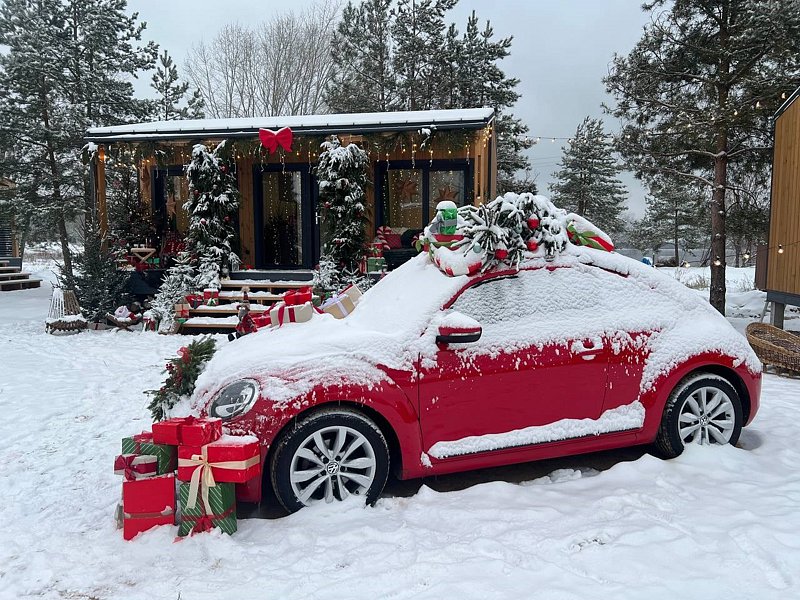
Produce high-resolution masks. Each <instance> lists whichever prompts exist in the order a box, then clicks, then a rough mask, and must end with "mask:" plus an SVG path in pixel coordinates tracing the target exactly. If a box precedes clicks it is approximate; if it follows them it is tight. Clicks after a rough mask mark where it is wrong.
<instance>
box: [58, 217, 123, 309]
mask: <svg viewBox="0 0 800 600" xmlns="http://www.w3.org/2000/svg"><path fill="white" fill-rule="evenodd" d="M88 233H89V235H87V236H86V238H85V241H84V247H83V252H81V253H80V254H78V255H76V256H75V264H76V265H79V268H78V269H76V271H75V274H74V277H73V281H72V285H73V286H74V288H75V295H76V296H77V297H78V303H79V304H80V307H81V311H83V316H84V317H86V319H87V320H89V321H93V322H95V323H96V322H98V321H100V320H101V319H103V317H104V316H105V314H106V313H109V312H114V309H115V308H116V307H117V306H119V305H120V304H122V303H123V302H124V301H126V300H127V292H126V291H125V287H126V283H127V281H128V274H127V273H126V272H125V271H119V270H117V262H118V260H119V258H120V256H119V253H118V252H116V251H115V250H114V249H113V248H111V249H109V248H107V247H106V244H104V243H103V239H102V236H101V235H100V231H99V229H98V228H97V226H96V225H93V226H92V229H91V230H90V231H89V232H88ZM62 283H63V284H65V285H66V284H67V282H66V281H62Z"/></svg>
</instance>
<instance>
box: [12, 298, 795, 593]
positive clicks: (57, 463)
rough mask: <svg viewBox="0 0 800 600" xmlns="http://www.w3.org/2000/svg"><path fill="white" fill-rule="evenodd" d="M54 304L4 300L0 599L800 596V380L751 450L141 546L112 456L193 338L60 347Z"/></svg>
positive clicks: (97, 337) (330, 511)
mask: <svg viewBox="0 0 800 600" xmlns="http://www.w3.org/2000/svg"><path fill="white" fill-rule="evenodd" d="M49 293H50V291H49V287H47V286H45V287H44V288H42V289H39V290H27V291H20V292H9V293H2V294H0V365H1V368H0V408H2V411H3V412H4V413H5V414H6V418H5V419H4V420H3V422H2V423H1V424H0V490H2V492H0V523H2V528H1V529H0V598H2V599H5V598H9V599H10V598H23V597H37V598H82V599H88V598H96V599H109V598H126V599H128V598H133V599H136V598H142V599H148V600H149V599H152V598H178V597H180V598H182V599H184V600H190V599H195V598H214V599H220V598H261V599H271V598H276V599H277V598H280V599H286V598H322V597H325V598H348V599H357V598H365V599H370V600H373V599H376V598H395V599H405V598H437V599H438V598H481V599H483V598H533V597H537V598H547V599H562V598H563V599H567V598H570V599H571V598H575V599H577V598H581V599H584V598H589V597H609V598H615V599H621V598H670V599H671V598H676V597H685V598H700V597H702V598H708V599H713V598H726V599H729V598H781V599H784V598H792V597H798V596H800V536H798V534H797V530H798V527H800V511H799V510H798V508H799V507H800V470H798V468H797V465H798V464H800V448H798V445H797V439H798V436H800V402H798V401H797V397H798V395H799V394H800V381H796V380H791V379H782V378H778V377H775V376H772V375H768V376H766V378H765V380H764V392H763V396H762V403H763V404H762V409H761V412H760V413H759V416H758V418H757V420H756V422H755V423H754V424H753V425H752V426H751V427H749V428H748V429H746V430H745V431H744V433H743V435H742V439H741V442H740V447H739V448H702V449H698V450H696V451H695V450H692V451H689V452H687V453H685V454H684V455H683V456H682V457H680V458H679V459H677V460H673V461H669V462H663V461H660V460H658V459H655V458H653V457H651V456H649V455H647V454H645V455H643V456H640V457H639V454H636V455H635V456H634V458H636V457H638V458H637V459H636V460H628V459H630V458H631V454H630V452H629V451H625V452H619V453H610V455H609V453H606V454H605V455H604V456H605V458H604V459H603V461H600V462H604V463H607V464H604V465H603V467H602V468H603V469H606V467H609V466H610V468H607V469H606V470H598V469H596V468H593V467H592V466H590V465H593V466H596V463H597V462H598V461H597V459H596V455H595V456H594V457H579V458H570V459H560V460H559V461H551V462H548V463H545V466H546V465H556V464H557V465H558V466H559V467H561V468H559V469H558V470H556V471H553V472H551V473H549V475H546V476H544V477H539V476H538V475H540V474H541V473H542V471H541V466H540V467H539V468H538V471H537V468H533V469H531V470H530V471H529V472H530V473H531V474H532V475H531V476H532V477H533V479H532V480H529V481H523V482H521V483H509V482H506V481H499V480H497V479H501V478H506V475H507V474H508V470H502V469H499V470H495V471H494V473H496V476H495V477H494V480H493V477H492V473H493V472H491V471H490V472H484V473H483V474H482V475H481V476H480V477H478V478H477V481H481V482H482V483H479V484H478V485H474V486H473V487H470V488H468V489H464V490H461V491H449V492H441V491H440V492H437V491H434V489H433V488H436V489H442V488H443V487H444V488H452V487H459V485H458V480H459V478H461V479H462V480H463V481H466V482H468V483H471V482H473V481H475V480H476V478H475V477H474V476H472V475H463V476H450V477H449V478H442V479H440V480H439V481H435V482H425V483H423V484H422V486H421V488H420V489H419V491H418V492H416V493H415V494H413V495H411V496H410V497H386V498H383V499H381V500H380V501H379V502H378V504H377V506H376V507H375V508H364V507H362V506H360V505H358V504H357V503H355V502H353V503H347V504H346V505H345V506H343V507H342V506H323V507H320V508H318V509H317V508H314V509H307V510H303V511H301V512H299V513H297V514H295V515H292V516H290V517H286V518H283V519H278V520H265V519H246V520H242V521H240V523H239V532H238V533H237V534H236V535H235V536H233V537H227V536H224V535H215V534H205V535H199V536H195V537H193V538H190V539H186V540H184V541H181V542H180V543H173V539H174V535H175V531H174V530H170V528H160V529H159V530H156V531H152V532H150V533H147V534H145V535H144V536H142V537H141V538H139V539H137V540H136V541H134V542H127V543H126V542H124V541H123V540H122V537H121V535H120V533H119V532H118V531H116V530H115V529H114V524H113V519H112V513H113V508H114V505H115V503H116V502H117V499H118V497H119V490H120V480H119V478H118V477H116V476H115V475H114V474H113V473H112V459H113V456H114V455H115V454H116V453H117V452H118V450H119V440H120V438H121V437H122V436H123V435H125V434H130V433H132V432H135V431H138V430H141V429H143V428H146V427H148V425H149V419H148V414H147V411H146V409H145V406H146V403H147V399H146V398H145V396H144V395H143V394H142V391H143V390H145V389H151V388H155V387H157V386H158V384H159V382H160V381H161V378H162V375H161V373H160V371H161V368H162V365H163V363H164V360H165V358H166V357H167V356H169V355H171V354H173V353H174V352H175V350H176V349H177V348H178V347H179V346H180V345H182V344H184V343H185V342H186V341H187V339H186V338H183V337H177V336H174V337H169V336H158V335H156V334H152V333H124V332H87V333H84V334H81V335H77V336H65V337H64V336H62V337H57V336H51V335H46V334H45V333H44V317H45V316H46V312H47V307H48V302H49ZM762 303H763V300H762ZM737 321H738V320H737ZM741 321H742V322H745V320H744V319H743V318H741ZM609 456H610V458H609ZM615 456H616V457H617V458H614V457H615ZM624 461H628V462H624ZM522 469H523V470H522V471H520V470H517V471H516V473H517V474H519V473H520V472H522V473H524V472H525V470H524V469H525V468H524V467H523V468H522ZM510 478H511V479H515V480H517V481H519V479H520V477H518V476H512V477H510ZM522 479H524V477H522ZM443 481H444V482H445V485H444V486H442V485H441V483H442V482H443Z"/></svg>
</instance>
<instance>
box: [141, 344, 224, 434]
mask: <svg viewBox="0 0 800 600" xmlns="http://www.w3.org/2000/svg"><path fill="white" fill-rule="evenodd" d="M215 351H216V341H215V340H214V338H211V337H207V338H204V339H202V340H196V341H194V342H192V343H191V344H189V345H188V346H184V347H183V348H180V349H179V350H178V356H176V357H174V358H171V359H170V360H169V361H168V362H167V365H166V369H165V370H164V373H167V379H166V380H165V381H164V385H162V386H161V388H160V389H158V390H148V391H147V392H145V393H146V394H150V395H152V396H153V399H152V400H151V401H150V404H149V405H148V407H147V408H149V409H150V414H151V415H152V416H153V421H154V422H155V421H163V420H164V419H165V418H166V413H167V411H169V409H171V408H172V407H173V406H175V404H177V403H178V402H179V401H180V400H181V399H183V398H187V397H189V396H191V395H192V393H193V392H194V385H195V382H196V381H197V377H198V376H199V375H200V373H201V372H202V370H203V367H204V366H205V364H206V363H207V362H208V361H209V360H210V359H211V357H212V356H214V352H215Z"/></svg>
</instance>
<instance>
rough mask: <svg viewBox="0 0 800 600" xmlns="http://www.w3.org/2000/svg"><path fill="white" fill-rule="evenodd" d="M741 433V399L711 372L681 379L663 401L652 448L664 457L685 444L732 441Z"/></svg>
mask: <svg viewBox="0 0 800 600" xmlns="http://www.w3.org/2000/svg"><path fill="white" fill-rule="evenodd" d="M741 432H742V402H741V400H740V399H739V394H738V393H737V392H736V389H735V388H734V387H733V386H732V385H731V384H730V382H729V381H728V380H727V379H725V378H723V377H720V376H719V375H713V374H711V373H703V374H700V375H693V376H691V377H689V378H687V379H684V380H683V381H682V382H681V383H679V384H678V386H677V387H676V388H675V390H674V391H673V392H672V394H671V395H670V397H669V400H667V405H666V407H665V408H664V415H663V417H662V418H661V427H660V428H659V430H658V435H657V437H656V448H657V449H658V451H659V453H660V454H661V455H663V456H664V457H665V458H675V457H676V456H679V455H680V454H681V453H682V452H683V449H684V448H685V447H686V446H687V445H689V444H697V445H705V444H736V442H737V441H739V434H740V433H741Z"/></svg>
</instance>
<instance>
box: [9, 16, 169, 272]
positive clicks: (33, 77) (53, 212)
mask: <svg viewBox="0 0 800 600" xmlns="http://www.w3.org/2000/svg"><path fill="white" fill-rule="evenodd" d="M143 29H144V25H143V24H139V23H138V16H137V15H136V14H135V13H134V14H133V15H128V14H126V3H125V2H124V1H123V0H7V1H6V2H4V3H3V5H2V8H0V43H2V44H4V45H5V46H8V52H3V53H0V90H2V93H0V123H2V124H3V127H2V128H0V147H5V148H12V149H14V152H13V154H12V156H11V157H6V156H4V157H3V159H2V163H3V164H2V170H3V172H4V174H5V175H6V176H8V177H10V178H11V179H13V180H14V181H15V182H16V184H17V187H16V190H15V191H14V201H15V202H17V203H19V204H24V205H26V207H28V208H29V209H30V210H28V208H23V209H21V212H23V213H27V214H28V215H31V216H32V217H34V218H36V219H37V220H39V221H41V222H43V223H47V224H50V225H52V227H53V229H55V230H56V231H58V236H59V238H60V242H61V248H62V253H63V269H64V278H65V279H66V280H67V281H68V282H70V283H71V282H72V280H73V265H72V262H73V261H72V254H71V250H70V246H69V241H70V240H69V237H68V233H67V224H68V223H70V222H72V221H74V220H75V219H76V218H77V217H79V216H80V217H82V219H83V221H84V222H85V224H86V237H87V239H88V238H89V237H91V235H93V234H92V231H93V230H92V228H93V223H92V222H93V221H94V219H95V214H94V199H93V197H92V196H91V194H90V181H89V171H88V168H86V167H84V166H83V165H82V164H81V162H80V161H79V160H78V151H79V149H80V148H81V146H82V145H83V144H82V139H83V135H84V133H85V131H86V129H87V127H89V126H91V125H99V124H102V125H114V124H117V123H121V122H125V121H126V120H128V119H131V118H143V117H144V116H146V107H147V103H146V102H143V101H137V100H135V99H134V98H133V86H132V84H131V82H130V79H131V76H135V75H136V74H137V73H138V72H139V71H141V70H144V69H147V68H149V67H150V66H152V62H153V59H154V56H155V46H154V45H153V44H152V43H151V44H148V45H146V46H144V47H139V46H138V45H137V42H138V41H139V40H141V34H142V31H143Z"/></svg>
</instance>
